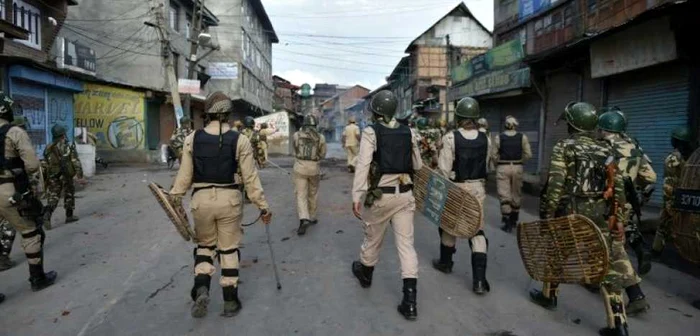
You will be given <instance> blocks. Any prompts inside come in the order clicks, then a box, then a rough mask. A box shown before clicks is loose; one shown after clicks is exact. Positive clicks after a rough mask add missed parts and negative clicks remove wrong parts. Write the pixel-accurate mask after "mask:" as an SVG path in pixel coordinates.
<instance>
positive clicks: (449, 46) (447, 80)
mask: <svg viewBox="0 0 700 336" xmlns="http://www.w3.org/2000/svg"><path fill="white" fill-rule="evenodd" d="M445 40H446V41H445V42H446V44H447V50H446V55H447V62H446V63H445V66H446V69H445V110H444V111H445V122H448V121H450V105H451V102H450V101H449V99H448V97H449V93H450V86H451V85H450V80H451V79H452V74H451V73H450V69H452V44H451V43H450V34H447V35H445Z"/></svg>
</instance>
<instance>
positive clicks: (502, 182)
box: [496, 164, 523, 215]
mask: <svg viewBox="0 0 700 336" xmlns="http://www.w3.org/2000/svg"><path fill="white" fill-rule="evenodd" d="M496 186H497V187H498V199H499V200H500V201H501V214H503V215H507V214H509V213H511V212H520V204H521V203H520V202H521V201H522V197H523V192H522V190H523V165H522V164H500V165H498V167H497V168H496Z"/></svg>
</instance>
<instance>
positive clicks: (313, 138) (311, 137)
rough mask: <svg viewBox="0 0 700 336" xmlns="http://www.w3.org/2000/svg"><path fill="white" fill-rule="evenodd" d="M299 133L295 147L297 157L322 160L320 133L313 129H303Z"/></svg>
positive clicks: (306, 159)
mask: <svg viewBox="0 0 700 336" xmlns="http://www.w3.org/2000/svg"><path fill="white" fill-rule="evenodd" d="M297 134H298V138H297V145H296V148H294V151H295V156H296V158H297V159H299V160H305V161H320V160H321V157H320V155H319V154H320V153H319V147H320V144H321V137H320V135H319V134H318V133H316V132H312V131H301V132H299V133H297Z"/></svg>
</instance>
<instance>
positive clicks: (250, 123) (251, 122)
mask: <svg viewBox="0 0 700 336" xmlns="http://www.w3.org/2000/svg"><path fill="white" fill-rule="evenodd" d="M243 127H255V118H253V117H251V116H247V117H245V119H243Z"/></svg>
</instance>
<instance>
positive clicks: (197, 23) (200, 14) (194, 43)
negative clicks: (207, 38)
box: [184, 0, 204, 118]
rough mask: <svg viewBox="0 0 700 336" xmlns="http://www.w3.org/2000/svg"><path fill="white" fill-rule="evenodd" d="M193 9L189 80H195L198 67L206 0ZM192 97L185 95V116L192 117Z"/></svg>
mask: <svg viewBox="0 0 700 336" xmlns="http://www.w3.org/2000/svg"><path fill="white" fill-rule="evenodd" d="M193 2H194V8H192V14H193V17H192V27H191V29H190V57H189V59H188V62H189V65H190V66H189V67H187V79H194V78H192V77H194V73H195V67H196V66H197V63H198V61H197V49H198V48H199V33H200V32H201V31H202V21H203V20H204V0H201V1H199V0H194V1H193ZM191 99H192V95H190V94H186V95H185V112H184V113H185V116H187V117H188V118H191V117H192V113H191V112H190V105H191Z"/></svg>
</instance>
